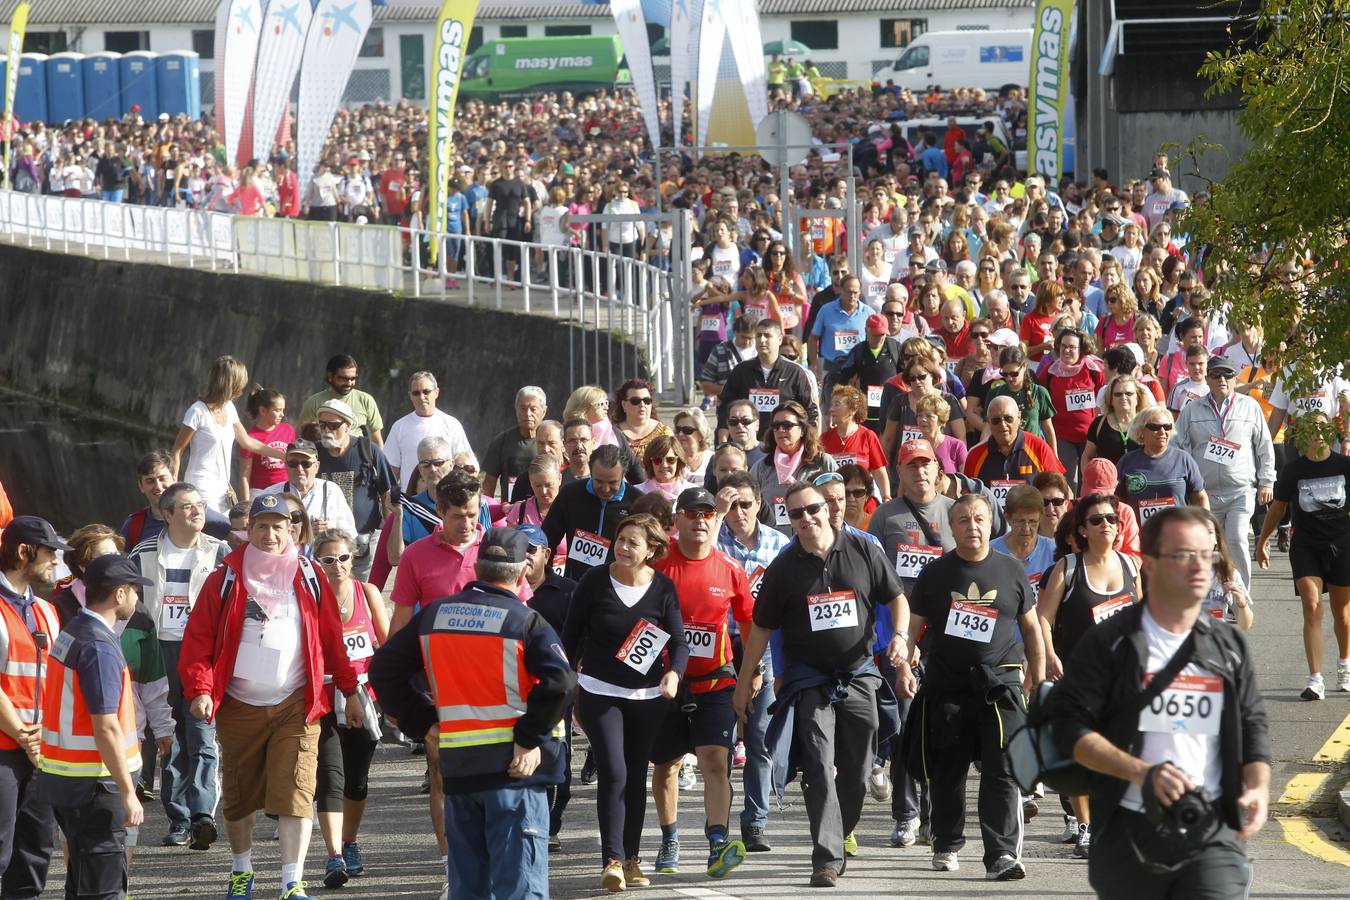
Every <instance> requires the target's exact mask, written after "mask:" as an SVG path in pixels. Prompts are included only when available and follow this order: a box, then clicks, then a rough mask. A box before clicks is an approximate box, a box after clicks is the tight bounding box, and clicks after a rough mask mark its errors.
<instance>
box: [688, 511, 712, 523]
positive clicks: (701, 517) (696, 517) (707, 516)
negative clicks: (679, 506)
mask: <svg viewBox="0 0 1350 900" xmlns="http://www.w3.org/2000/svg"><path fill="white" fill-rule="evenodd" d="M680 515H682V516H684V517H685V518H686V519H688V520H689V521H690V522H711V521H712V520H713V519H715V518H717V511H716V510H712V509H685V510H681V511H680Z"/></svg>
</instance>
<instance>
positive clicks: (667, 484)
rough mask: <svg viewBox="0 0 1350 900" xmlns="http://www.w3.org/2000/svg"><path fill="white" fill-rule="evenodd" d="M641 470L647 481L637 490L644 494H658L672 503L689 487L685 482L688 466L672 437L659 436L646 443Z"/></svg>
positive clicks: (666, 435)
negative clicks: (645, 474) (644, 473)
mask: <svg viewBox="0 0 1350 900" xmlns="http://www.w3.org/2000/svg"><path fill="white" fill-rule="evenodd" d="M642 468H643V471H645V472H646V473H647V480H646V481H644V482H642V483H641V484H639V485H638V486H637V489H638V490H639V491H641V492H642V493H644V494H651V493H656V492H660V493H662V494H664V495H665V496H666V497H668V498H670V502H671V503H674V502H675V500H676V499H677V498H678V497H679V496H680V493H681V492H682V491H683V490H684V489H685V488H687V487H689V482H687V481H686V480H685V472H686V471H688V469H689V464H688V463H687V462H686V461H685V458H684V452H683V451H682V450H681V449H680V445H679V444H677V443H676V442H675V438H674V436H673V435H669V434H659V435H657V436H656V437H654V438H652V439H651V441H649V442H648V444H647V447H646V449H645V450H643V452H642Z"/></svg>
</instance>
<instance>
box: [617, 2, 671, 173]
mask: <svg viewBox="0 0 1350 900" xmlns="http://www.w3.org/2000/svg"><path fill="white" fill-rule="evenodd" d="M609 8H610V10H611V12H613V14H614V25H615V27H616V28H618V31H619V37H620V38H621V39H622V40H623V55H624V57H625V58H626V59H627V60H628V72H629V74H630V75H632V77H633V87H634V88H635V89H636V90H637V95H638V107H639V108H640V109H641V110H642V119H643V121H644V122H646V124H647V137H648V138H650V139H651V142H652V150H653V152H655V150H656V148H657V147H659V146H661V110H660V108H659V107H658V106H657V104H656V73H655V72H653V71H652V47H651V41H650V40H649V39H648V37H647V17H646V15H645V14H644V13H643V12H642V0H610V4H609Z"/></svg>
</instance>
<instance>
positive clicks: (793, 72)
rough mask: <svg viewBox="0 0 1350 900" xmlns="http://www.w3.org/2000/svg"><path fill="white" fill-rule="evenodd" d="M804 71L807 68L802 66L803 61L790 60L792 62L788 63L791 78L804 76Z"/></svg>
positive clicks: (788, 72)
mask: <svg viewBox="0 0 1350 900" xmlns="http://www.w3.org/2000/svg"><path fill="white" fill-rule="evenodd" d="M804 71H806V70H805V68H804V67H803V66H802V64H801V63H799V62H790V63H788V66H787V74H788V77H789V78H793V79H796V78H801V77H802V72H804Z"/></svg>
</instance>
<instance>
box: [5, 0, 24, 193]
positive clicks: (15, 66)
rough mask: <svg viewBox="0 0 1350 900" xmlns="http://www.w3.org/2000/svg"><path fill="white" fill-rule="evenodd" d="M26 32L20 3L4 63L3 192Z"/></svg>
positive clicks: (10, 31) (7, 176)
mask: <svg viewBox="0 0 1350 900" xmlns="http://www.w3.org/2000/svg"><path fill="white" fill-rule="evenodd" d="M27 30H28V4H27V2H24V3H20V4H19V5H18V7H17V8H16V9H15V10H14V19H13V20H12V21H11V22H10V23H9V53H8V55H7V57H6V62H5V190H9V158H10V154H11V153H12V152H13V149H12V148H13V144H14V134H13V130H14V124H13V123H14V93H15V91H16V90H17V89H18V87H19V62H20V60H21V59H22V57H23V35H24V32H26V31H27Z"/></svg>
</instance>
